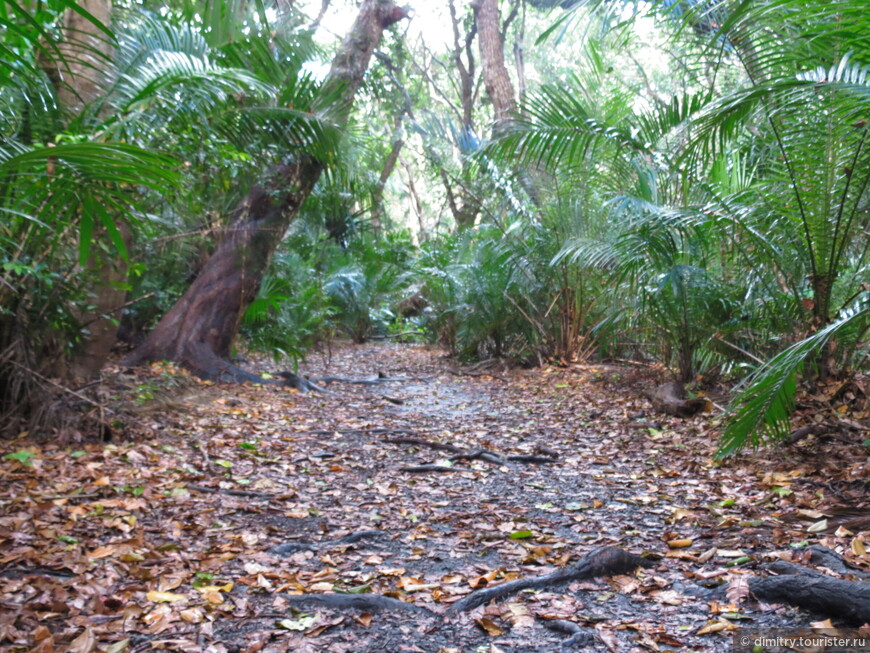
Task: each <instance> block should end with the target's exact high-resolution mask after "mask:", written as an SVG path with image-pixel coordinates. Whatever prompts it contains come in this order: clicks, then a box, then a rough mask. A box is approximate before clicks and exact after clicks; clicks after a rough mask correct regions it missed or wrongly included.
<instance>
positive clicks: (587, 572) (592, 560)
mask: <svg viewBox="0 0 870 653" xmlns="http://www.w3.org/2000/svg"><path fill="white" fill-rule="evenodd" d="M652 564H653V563H652V562H650V561H649V560H646V559H645V558H641V557H640V556H637V555H634V554H633V553H628V552H627V551H623V550H622V549H619V548H616V547H612V546H604V547H599V548H597V549H594V550H592V551H590V552H589V553H587V554H586V555H585V556H583V557H582V558H581V559H580V560H579V561H578V562H576V563H574V564H573V565H571V566H570V567H566V568H565V569H560V570H559V571H554V572H553V573H551V574H545V575H543V576H538V577H536V578H518V579H517V580H512V581H509V582H507V583H502V584H501V585H496V586H495V587H487V588H486V589H482V590H478V591H476V592H473V593H472V594H469V595H468V596H466V597H465V598H463V599H461V600H459V601H457V602H456V603H454V604H453V605H452V606H450V609H449V611H448V612H451V613H456V612H467V611H469V610H473V609H474V608H476V607H477V606H479V605H483V604H485V603H489V602H490V601H494V600H496V599H502V598H504V597H506V596H511V595H513V594H516V593H517V592H522V591H523V590H527V589H545V588H551V587H556V586H559V585H564V584H565V583H570V582H572V581H575V580H588V579H590V578H596V577H598V576H610V575H613V574H624V573H626V572H629V571H632V570H633V569H636V568H638V567H651V566H652Z"/></svg>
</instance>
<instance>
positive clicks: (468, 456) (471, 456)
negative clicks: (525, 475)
mask: <svg viewBox="0 0 870 653" xmlns="http://www.w3.org/2000/svg"><path fill="white" fill-rule="evenodd" d="M450 460H451V461H456V460H485V461H486V462H488V463H492V464H493V465H498V466H499V467H501V466H502V465H504V466H505V467H510V465H509V464H508V462H507V461H506V460H505V459H504V458H502V457H501V456H499V455H498V454H497V453H496V452H495V451H490V450H489V449H476V450H475V451H468V452H463V453H459V454H456V455H455V456H452V457H451V458H450Z"/></svg>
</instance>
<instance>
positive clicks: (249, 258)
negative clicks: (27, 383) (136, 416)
mask: <svg viewBox="0 0 870 653" xmlns="http://www.w3.org/2000/svg"><path fill="white" fill-rule="evenodd" d="M406 16H407V13H406V12H405V10H403V9H401V8H399V7H396V6H395V5H393V4H392V2H390V1H389V0H365V2H364V3H363V5H362V7H361V8H360V11H359V14H358V15H357V18H356V21H355V22H354V24H353V26H352V27H351V29H350V32H349V33H348V35H347V37H346V38H345V40H344V42H343V43H342V45H341V46H340V48H339V51H338V53H337V54H336V56H335V58H334V59H333V62H332V67H331V69H330V73H329V76H328V77H327V80H326V82H325V83H324V88H323V93H322V95H321V98H323V99H322V100H321V106H317V107H316V109H318V110H320V111H327V110H328V111H329V113H330V115H331V116H332V117H333V120H334V121H335V122H336V123H338V124H339V125H342V124H344V123H346V122H347V118H348V116H349V113H350V109H351V106H352V104H353V99H354V95H355V94H356V91H357V89H358V88H359V86H360V84H361V83H362V80H363V76H364V75H365V72H366V69H367V68H368V65H369V62H370V60H371V57H372V53H373V52H374V50H375V48H376V47H377V46H378V43H379V42H380V39H381V36H382V34H383V30H384V29H386V28H387V27H389V26H390V25H392V24H393V23H395V22H397V21H399V20H401V19H402V18H405V17H406ZM337 94H338V95H337ZM336 97H338V100H337V101H336ZM322 169H323V166H322V165H321V163H320V162H319V161H317V160H316V159H314V158H311V157H302V158H300V159H298V160H296V161H292V162H289V163H286V164H283V165H280V166H277V167H276V168H274V169H273V170H271V171H270V172H269V174H268V175H267V177H266V179H264V181H263V182H262V183H261V184H259V185H257V186H255V187H254V188H252V189H251V190H250V192H249V193H248V195H247V197H246V198H245V199H244V200H243V201H242V203H241V204H240V205H239V206H238V207H237V209H236V211H235V217H234V219H233V221H232V223H231V225H230V227H229V229H228V231H227V235H226V238H225V239H224V240H223V241H222V242H221V243H220V244H219V245H218V247H217V249H216V250H215V253H214V254H213V255H212V256H211V258H210V259H209V260H208V261H207V262H206V264H205V266H204V267H203V269H202V271H201V272H200V274H199V276H198V277H197V278H196V280H195V281H194V282H193V284H191V286H190V288H188V290H187V292H186V293H185V294H184V296H183V297H182V298H181V299H179V300H178V302H177V303H176V304H175V306H173V307H172V309H171V310H170V311H169V312H168V313H167V314H166V315H165V316H164V317H163V319H162V320H161V321H160V323H159V324H158V325H157V327H156V328H155V329H154V331H153V332H152V333H151V334H150V335H149V336H148V338H147V339H146V340H145V342H144V343H143V344H142V345H141V346H140V347H139V348H137V349H136V350H135V351H133V352H132V353H131V354H130V355H129V356H128V357H127V358H126V359H125V361H124V364H126V365H138V364H141V363H145V362H148V361H153V360H174V361H177V362H179V363H181V364H183V365H184V366H185V367H187V368H188V369H190V370H191V371H192V372H193V373H195V374H197V375H198V376H200V377H202V378H206V379H213V380H216V381H225V382H229V381H254V382H261V381H262V379H260V377H258V376H257V375H255V374H251V373H249V372H245V371H244V370H241V369H239V368H237V367H235V366H233V365H231V364H230V363H228V362H227V361H226V359H227V358H228V357H229V353H230V347H231V345H232V341H233V339H234V338H235V336H236V334H237V332H238V328H239V324H240V322H241V319H242V315H243V314H244V311H245V309H246V308H247V307H248V305H249V304H250V303H251V301H252V300H253V299H254V298H255V297H256V294H257V291H258V289H259V286H260V282H261V280H262V278H263V275H264V273H265V272H266V269H267V267H268V265H269V261H270V260H271V257H272V254H273V252H274V251H275V248H276V247H277V245H278V243H279V242H280V241H281V239H282V238H283V237H284V233H285V232H286V230H287V227H288V226H289V225H290V223H291V222H292V221H293V219H294V218H295V217H296V215H297V214H298V213H299V209H300V207H301V206H302V203H303V202H304V201H305V199H306V198H307V197H308V195H309V194H310V193H311V190H312V188H313V187H314V184H315V183H317V180H318V178H319V177H320V173H321V171H322Z"/></svg>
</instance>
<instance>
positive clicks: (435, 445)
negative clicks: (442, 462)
mask: <svg viewBox="0 0 870 653" xmlns="http://www.w3.org/2000/svg"><path fill="white" fill-rule="evenodd" d="M384 442H389V443H391V444H413V445H417V446H419V447H428V448H429V449H435V450H437V451H449V452H450V453H460V452H462V449H460V448H459V447H457V446H454V445H452V444H444V443H443V442H430V441H429V440H424V439H422V438H388V439H387V440H384Z"/></svg>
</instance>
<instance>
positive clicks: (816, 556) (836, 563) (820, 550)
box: [806, 544, 870, 580]
mask: <svg viewBox="0 0 870 653" xmlns="http://www.w3.org/2000/svg"><path fill="white" fill-rule="evenodd" d="M806 552H807V554H809V561H810V562H812V563H813V564H814V565H817V566H819V567H826V568H828V569H830V570H831V571H833V572H835V573H838V574H842V575H844V576H849V575H851V576H855V577H857V578H862V579H864V580H870V573H867V572H866V571H861V570H860V569H855V568H854V567H850V566H849V565H848V563H846V561H845V560H843V558H841V557H840V556H839V555H837V554H836V553H834V552H833V551H831V550H830V549H828V548H826V547H823V546H821V545H819V544H814V545H813V546H809V547H807V548H806Z"/></svg>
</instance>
